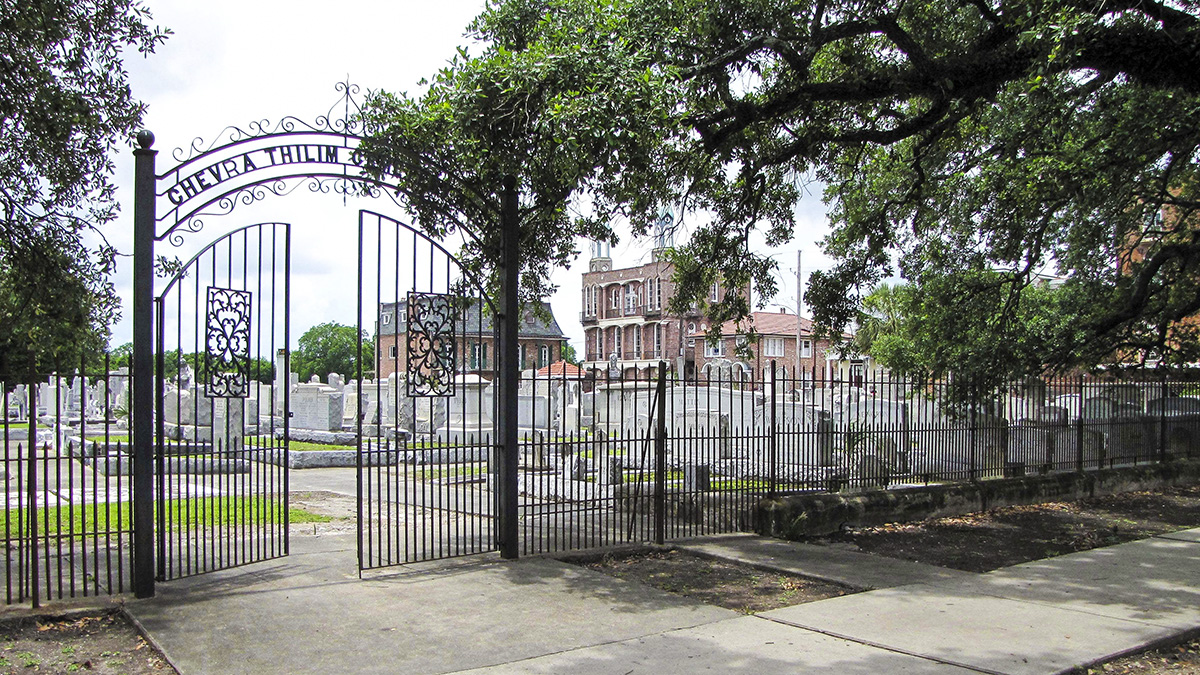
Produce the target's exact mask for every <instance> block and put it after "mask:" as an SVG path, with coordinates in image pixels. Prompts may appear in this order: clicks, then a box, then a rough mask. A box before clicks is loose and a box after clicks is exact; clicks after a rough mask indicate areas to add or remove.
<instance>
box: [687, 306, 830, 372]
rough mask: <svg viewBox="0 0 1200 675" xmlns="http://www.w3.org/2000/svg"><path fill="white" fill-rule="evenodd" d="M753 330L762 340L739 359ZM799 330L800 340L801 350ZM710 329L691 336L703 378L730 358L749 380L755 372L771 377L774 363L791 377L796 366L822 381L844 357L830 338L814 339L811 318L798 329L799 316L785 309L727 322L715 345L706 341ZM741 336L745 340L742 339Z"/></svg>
mask: <svg viewBox="0 0 1200 675" xmlns="http://www.w3.org/2000/svg"><path fill="white" fill-rule="evenodd" d="M739 328H740V330H739ZM751 328H753V329H754V331H755V332H756V333H757V334H758V341H757V342H756V343H754V344H747V345H746V347H747V349H748V350H749V351H750V356H749V357H741V356H738V354H737V345H738V343H739V341H742V340H745V339H746V338H745V337H744V336H745V335H746V334H747V333H749V332H750V329H751ZM797 328H799V341H800V349H799V350H798V351H797V349H796V340H797ZM706 329H707V327H706V326H704V325H700V326H697V327H696V329H695V330H693V331H692V332H691V333H690V334H689V335H688V340H689V342H690V343H691V344H692V345H693V347H694V349H695V354H696V359H695V364H696V368H697V370H698V371H699V372H700V374H701V375H703V374H704V373H705V372H706V368H705V366H706V365H707V364H708V363H710V362H712V361H713V360H715V359H728V360H730V361H733V362H734V363H740V364H743V371H744V372H745V373H746V377H750V376H751V373H753V377H754V379H760V378H769V377H770V364H771V361H772V360H774V361H775V364H776V366H782V367H784V368H786V369H787V376H788V377H796V367H797V366H799V368H800V374H801V375H800V376H801V378H812V377H814V375H815V379H816V380H818V381H820V380H822V379H826V378H827V376H828V374H829V373H830V372H832V371H831V369H836V368H838V365H839V362H840V361H841V355H840V354H839V353H838V350H836V349H833V348H832V345H831V343H830V340H829V339H828V338H822V339H819V340H818V339H816V338H815V337H814V336H813V326H812V321H811V320H810V319H806V318H803V317H801V318H800V325H799V326H798V327H797V325H796V315H795V314H789V313H787V312H786V311H783V310H781V311H779V312H752V313H751V314H750V316H749V317H747V318H746V319H743V320H742V321H741V322H739V323H735V322H733V321H727V322H726V323H725V325H723V326H721V339H720V340H719V341H717V342H715V343H714V342H709V341H708V340H707V339H706V337H705V330H706ZM739 333H740V334H741V336H742V337H739ZM847 337H848V336H847Z"/></svg>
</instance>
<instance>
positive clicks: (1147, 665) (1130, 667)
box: [1079, 639, 1200, 675]
mask: <svg viewBox="0 0 1200 675" xmlns="http://www.w3.org/2000/svg"><path fill="white" fill-rule="evenodd" d="M1079 672H1080V673H1085V674H1086V675H1101V674H1102V673H1103V674H1105V675H1110V674H1111V675H1168V674H1169V675H1185V674H1186V675H1196V674H1197V673H1200V639H1195V640H1192V641H1190V642H1185V643H1183V644H1180V645H1174V646H1171V647H1163V648H1161V649H1154V650H1151V651H1148V652H1142V653H1141V654H1133V655H1131V656H1126V657H1123V658H1119V659H1116V660H1114V661H1109V662H1108V663H1105V664H1102V665H1099V666H1092V667H1091V668H1088V669H1086V670H1081V671H1079Z"/></svg>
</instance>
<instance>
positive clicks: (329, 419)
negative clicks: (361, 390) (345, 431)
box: [289, 375, 343, 431]
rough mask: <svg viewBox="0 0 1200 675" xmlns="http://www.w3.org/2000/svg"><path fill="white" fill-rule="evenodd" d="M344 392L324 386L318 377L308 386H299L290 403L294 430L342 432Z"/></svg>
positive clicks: (314, 377) (313, 378) (291, 423)
mask: <svg viewBox="0 0 1200 675" xmlns="http://www.w3.org/2000/svg"><path fill="white" fill-rule="evenodd" d="M342 398H343V394H342V392H339V391H337V390H336V389H334V388H333V387H330V386H328V385H325V384H322V383H321V381H320V379H318V378H317V376H316V375H314V376H313V377H312V379H311V380H310V381H309V382H308V383H307V384H301V385H297V386H296V388H295V389H294V390H293V391H292V396H291V401H290V413H291V418H292V419H291V422H290V424H289V426H290V427H291V428H293V429H311V430H315V431H341V429H342Z"/></svg>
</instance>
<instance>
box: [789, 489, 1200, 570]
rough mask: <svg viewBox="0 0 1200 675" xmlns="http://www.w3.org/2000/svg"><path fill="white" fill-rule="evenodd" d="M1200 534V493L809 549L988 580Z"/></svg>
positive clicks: (1167, 493)
mask: <svg viewBox="0 0 1200 675" xmlns="http://www.w3.org/2000/svg"><path fill="white" fill-rule="evenodd" d="M1190 527H1200V486H1187V487H1173V488H1163V489H1160V490H1151V491H1145V492H1127V493H1123V494H1119V495H1108V496H1104V497H1094V498H1090V499H1083V500H1080V501H1075V502H1053V503H1048V504H1038V505H1034V506H1009V507H1004V508H997V509H992V510H989V511H985V512H982V513H973V514H967V515H962V516H953V517H948V518H936V519H931V520H926V521H922V522H917V523H894V524H888V525H881V526H878V527H864V528H852V529H848V530H846V531H844V532H842V533H840V534H839V535H836V536H834V537H829V538H825V539H815V540H811V541H810V543H817V544H821V543H824V544H833V545H840V546H846V547H848V548H852V549H854V550H860V551H864V552H867V553H875V554H878V555H885V556H889V557H893V558H901V559H904V560H913V561H916V562H922V563H927V564H930V565H938V566H940V567H949V568H953V569H958V570H965V571H968V572H988V571H991V570H994V569H998V568H1001V567H1008V566H1011V565H1016V564H1019V563H1023V562H1029V561H1031V560H1041V559H1042V558H1049V557H1053V556H1058V555H1063V554H1066V553H1074V552H1076V551H1086V550H1089V549H1093V548H1098V547H1101V546H1112V545H1114V544H1121V543H1125V542H1127V541H1134V540H1136V539H1144V538H1146V537H1150V536H1153V535H1156V534H1163V533H1166V532H1173V531H1176V530H1180V529H1187V528H1190Z"/></svg>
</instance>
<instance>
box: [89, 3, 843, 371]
mask: <svg viewBox="0 0 1200 675" xmlns="http://www.w3.org/2000/svg"><path fill="white" fill-rule="evenodd" d="M147 4H148V6H149V7H150V9H151V11H152V12H153V13H154V23H155V24H158V25H161V26H165V27H169V28H171V29H172V30H173V31H174V35H173V36H171V38H170V39H169V40H167V42H166V43H165V44H163V45H162V46H161V47H160V48H159V50H158V52H157V53H156V54H154V55H152V56H151V57H150V58H149V59H143V58H141V57H140V56H138V55H131V56H130V57H129V58H128V68H129V72H130V79H131V84H132V87H133V91H134V95H135V96H136V97H138V98H140V99H141V100H143V101H145V102H146V103H147V104H148V105H149V111H148V114H147V116H146V119H145V126H146V128H148V129H150V130H151V131H153V132H154V134H155V136H156V139H157V140H156V142H155V145H154V147H155V149H157V150H158V151H159V155H158V165H157V170H158V172H159V173H162V172H164V171H166V170H167V169H168V168H170V167H171V166H172V165H173V162H172V160H171V150H173V149H174V148H176V147H182V146H187V145H188V144H189V143H190V142H191V141H192V139H194V138H196V137H201V138H204V139H205V140H206V141H211V140H213V139H214V138H216V137H217V135H218V134H219V132H220V131H221V130H222V129H224V128H225V127H226V126H240V127H243V128H244V127H245V126H246V125H247V124H248V123H250V122H251V121H255V120H270V121H271V122H275V121H277V120H279V119H280V118H281V117H284V116H287V115H293V116H295V117H299V118H301V119H304V120H309V121H312V120H314V119H315V118H316V117H317V116H318V115H322V114H324V113H326V112H327V111H328V110H329V108H330V106H331V105H333V104H334V103H335V102H336V101H337V100H338V97H339V95H338V93H337V92H336V91H335V90H334V86H335V84H336V83H338V82H341V81H343V80H345V79H346V78H347V77H349V79H350V81H351V82H353V83H355V84H357V85H359V86H361V87H362V88H363V89H364V90H365V89H384V90H388V91H394V92H403V91H409V92H414V91H416V90H417V82H418V81H419V80H420V79H421V78H423V77H429V76H432V75H433V74H434V73H435V72H436V71H437V70H438V69H439V68H441V67H443V66H444V65H446V63H447V62H448V61H449V60H450V58H451V57H452V56H453V55H454V53H455V48H456V47H457V46H458V45H462V44H467V39H466V38H465V37H463V29H464V28H465V27H466V25H467V23H468V22H469V21H470V20H471V19H472V18H473V17H474V16H475V15H476V14H477V13H478V12H479V11H480V10H481V9H482V8H483V2H482V0H442V1H440V2H437V3H429V2H414V1H412V0H401V1H399V2H380V1H378V0H343V1H342V2H339V3H332V4H331V3H328V2H319V3H318V2H311V1H300V2H296V1H292V2H282V1H276V0H242V1H240V2H234V1H232V0H208V1H206V2H194V1H185V0H147ZM117 171H118V175H117V182H118V186H119V192H118V199H119V200H120V202H121V205H122V216H121V218H120V219H119V220H118V221H116V222H115V223H113V224H111V225H109V226H108V227H107V229H106V230H105V234H106V236H107V237H108V239H109V241H110V242H111V243H113V244H114V245H115V246H117V248H118V249H119V250H120V251H121V252H123V253H129V252H130V251H131V250H132V229H133V228H132V211H133V191H132V176H133V161H132V155H131V154H130V152H123V153H122V154H121V156H120V157H119V158H118V160H117ZM303 192H304V190H298V191H297V192H296V193H293V194H292V195H289V196H287V197H283V198H271V199H268V200H266V201H264V202H260V203H258V204H255V205H252V206H242V207H239V208H237V209H235V210H234V211H233V212H232V213H231V214H229V215H227V216H223V217H221V218H210V219H208V220H207V221H206V225H205V229H204V230H203V231H202V232H200V233H198V234H191V235H188V236H187V238H186V241H185V243H184V245H183V246H182V247H180V248H175V247H172V246H171V245H170V244H168V243H166V242H161V243H158V244H157V245H156V247H157V248H156V253H158V254H165V255H171V256H179V257H180V258H182V259H183V260H187V259H188V258H190V257H191V255H192V254H193V253H195V251H197V250H199V249H200V248H202V247H203V246H205V245H206V244H207V243H209V242H211V241H212V240H214V239H216V238H217V237H219V236H220V235H221V234H223V233H225V232H227V231H229V230H233V229H235V228H238V227H242V226H245V225H249V224H252V223H257V222H266V221H273V222H289V223H291V224H292V226H293V235H292V289H293V291H292V294H293V295H292V297H293V301H292V329H291V335H292V340H293V343H294V342H295V340H296V338H297V337H299V336H300V335H302V334H303V333H304V331H305V330H306V329H307V328H309V327H310V326H313V325H315V324H318V323H322V322H325V321H338V322H340V323H344V324H348V325H353V324H354V323H355V321H356V317H355V302H354V301H353V299H354V297H355V293H356V281H357V262H356V260H355V258H356V257H357V222H358V221H357V218H358V209H360V208H373V209H377V210H380V211H382V212H384V213H386V214H388V215H390V216H392V217H395V218H397V219H400V220H407V218H406V217H405V214H403V213H399V212H397V211H396V207H395V206H394V205H393V204H391V203H390V201H388V200H363V201H360V202H354V201H351V202H349V203H347V204H346V205H343V203H342V200H341V198H340V197H337V196H333V195H320V196H314V195H307V194H303ZM388 207H390V209H389V208H388ZM797 215H798V216H799V218H798V220H799V222H800V227H799V229H798V232H797V236H796V238H795V239H794V240H793V242H792V244H791V245H790V246H789V247H788V248H786V249H782V250H778V251H774V252H773V254H774V255H777V256H778V259H779V266H780V272H779V279H780V288H781V292H780V295H779V296H778V297H776V298H774V299H773V300H770V301H768V307H770V305H771V304H775V303H777V304H781V305H784V306H786V307H788V308H789V310H792V311H794V310H795V305H796V299H795V293H796V282H795V277H796V274H795V271H796V251H797V249H802V250H803V251H804V253H803V268H804V270H803V271H804V273H805V275H806V276H807V274H808V272H810V271H812V270H814V269H821V268H824V267H826V266H827V265H828V259H826V258H824V257H823V256H822V255H821V254H820V252H819V250H818V248H817V245H816V242H818V241H819V240H820V239H821V238H822V237H823V236H824V235H825V233H826V231H827V225H826V219H825V209H824V206H823V205H822V204H821V202H820V200H819V195H812V196H811V198H809V199H806V200H805V201H804V202H803V203H802V204H801V206H800V208H799V209H798V214H797ZM689 224H696V223H695V222H693V221H692V220H691V219H689V218H686V217H685V227H686V226H687V225H689ZM676 241H677V242H678V241H681V239H680V238H679V237H678V236H677V239H676ZM578 248H579V249H580V251H581V255H580V257H579V258H578V259H577V260H576V261H575V262H574V263H573V264H572V266H571V267H570V268H567V269H560V270H558V271H556V272H555V273H554V275H553V276H552V279H553V281H554V282H555V283H556V284H558V286H559V291H558V292H557V293H556V294H555V295H554V296H552V297H551V298H550V302H551V305H552V307H553V309H554V313H555V316H556V317H557V319H558V322H559V325H560V326H562V328H563V330H564V331H565V332H566V334H567V336H568V337H569V339H570V341H571V343H572V344H574V345H575V347H576V349H577V350H578V351H582V349H581V347H582V338H583V330H582V328H581V326H580V323H579V312H580V308H581V297H580V274H582V272H583V271H585V270H586V269H587V250H588V247H587V242H584V241H582V240H581V241H580V242H578ZM760 250H761V247H760ZM647 255H648V247H647V246H645V245H644V244H643V243H642V242H634V241H631V240H630V239H629V238H628V237H626V238H624V239H623V240H622V241H621V242H620V243H619V244H618V245H617V246H614V247H613V257H614V262H615V264H616V265H617V266H625V265H631V264H637V263H638V262H639V261H640V260H641V259H643V258H644V256H647ZM131 267H132V260H131V259H130V258H122V260H121V262H120V264H119V269H118V274H117V276H116V278H115V279H114V281H115V283H116V284H117V290H118V293H119V294H120V295H121V297H122V298H123V302H124V307H123V319H122V321H121V322H120V323H119V324H118V325H117V326H116V327H115V329H114V333H115V334H114V338H113V344H114V345H117V344H121V343H124V342H127V341H128V340H129V339H130V332H131V328H130V317H131V315H132V304H131V302H130V300H129V298H130V297H131V296H130V292H131V281H130V269H131ZM757 301H758V300H757V299H756V302H757ZM776 311H777V310H776ZM805 313H806V314H807V311H806V312H805ZM292 346H293V347H294V346H295V345H294V344H293V345H292Z"/></svg>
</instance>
